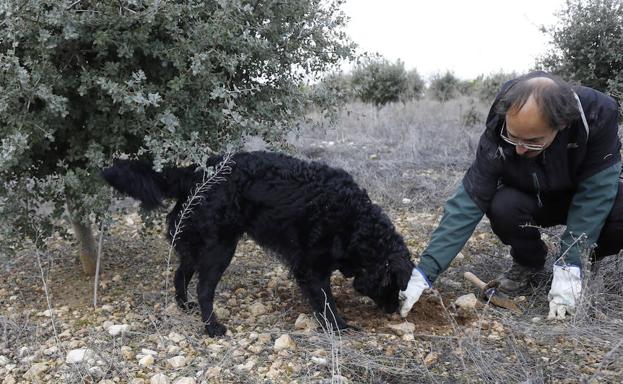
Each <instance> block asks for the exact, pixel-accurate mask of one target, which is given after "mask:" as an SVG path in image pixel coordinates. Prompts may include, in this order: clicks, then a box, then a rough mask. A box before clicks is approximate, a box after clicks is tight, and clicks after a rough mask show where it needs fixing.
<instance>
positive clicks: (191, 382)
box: [173, 377, 197, 384]
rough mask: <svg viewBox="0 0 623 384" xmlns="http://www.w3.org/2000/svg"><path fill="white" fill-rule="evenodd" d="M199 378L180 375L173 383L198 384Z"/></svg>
mask: <svg viewBox="0 0 623 384" xmlns="http://www.w3.org/2000/svg"><path fill="white" fill-rule="evenodd" d="M196 383H197V380H195V379H194V378H192V377H180V378H177V379H175V381H174V382H173V384H196Z"/></svg>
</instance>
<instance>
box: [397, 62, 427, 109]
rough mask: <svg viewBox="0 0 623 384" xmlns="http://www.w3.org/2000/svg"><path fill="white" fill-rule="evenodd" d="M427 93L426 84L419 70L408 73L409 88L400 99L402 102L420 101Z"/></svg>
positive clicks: (406, 88) (407, 87)
mask: <svg viewBox="0 0 623 384" xmlns="http://www.w3.org/2000/svg"><path fill="white" fill-rule="evenodd" d="M425 91H426V82H425V81H424V79H422V76H420V73H419V72H418V71H417V69H415V68H413V69H411V70H409V71H407V86H406V87H405V90H404V91H403V93H402V94H400V96H399V98H400V100H401V101H402V102H407V101H410V100H420V99H421V98H422V97H423V96H424V92H425Z"/></svg>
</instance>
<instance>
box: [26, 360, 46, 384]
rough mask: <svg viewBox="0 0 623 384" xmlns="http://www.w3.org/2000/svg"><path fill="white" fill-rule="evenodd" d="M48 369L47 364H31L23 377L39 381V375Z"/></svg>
mask: <svg viewBox="0 0 623 384" xmlns="http://www.w3.org/2000/svg"><path fill="white" fill-rule="evenodd" d="M47 370H48V365H47V364H45V363H37V364H33V365H32V367H30V369H28V371H26V373H25V374H24V378H25V379H27V380H32V381H39V376H41V374H42V373H43V372H45V371H47Z"/></svg>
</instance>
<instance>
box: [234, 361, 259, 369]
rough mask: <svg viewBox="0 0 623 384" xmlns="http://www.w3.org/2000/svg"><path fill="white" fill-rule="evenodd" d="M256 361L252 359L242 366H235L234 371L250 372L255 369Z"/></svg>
mask: <svg viewBox="0 0 623 384" xmlns="http://www.w3.org/2000/svg"><path fill="white" fill-rule="evenodd" d="M255 364H256V361H255V360H254V359H249V360H247V361H246V363H244V364H238V365H236V370H238V371H250V370H252V369H253V367H255Z"/></svg>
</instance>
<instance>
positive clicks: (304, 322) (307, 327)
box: [294, 313, 318, 331]
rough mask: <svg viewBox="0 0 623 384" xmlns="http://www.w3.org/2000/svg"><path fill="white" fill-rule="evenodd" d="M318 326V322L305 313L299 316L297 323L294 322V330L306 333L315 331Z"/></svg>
mask: <svg viewBox="0 0 623 384" xmlns="http://www.w3.org/2000/svg"><path fill="white" fill-rule="evenodd" d="M317 326H318V323H317V322H316V320H314V319H312V318H311V317H309V316H308V315H307V314H305V313H301V314H299V316H298V317H297V318H296V321H295V322H294V328H296V329H300V330H304V331H311V330H314V329H316V327H317Z"/></svg>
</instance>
